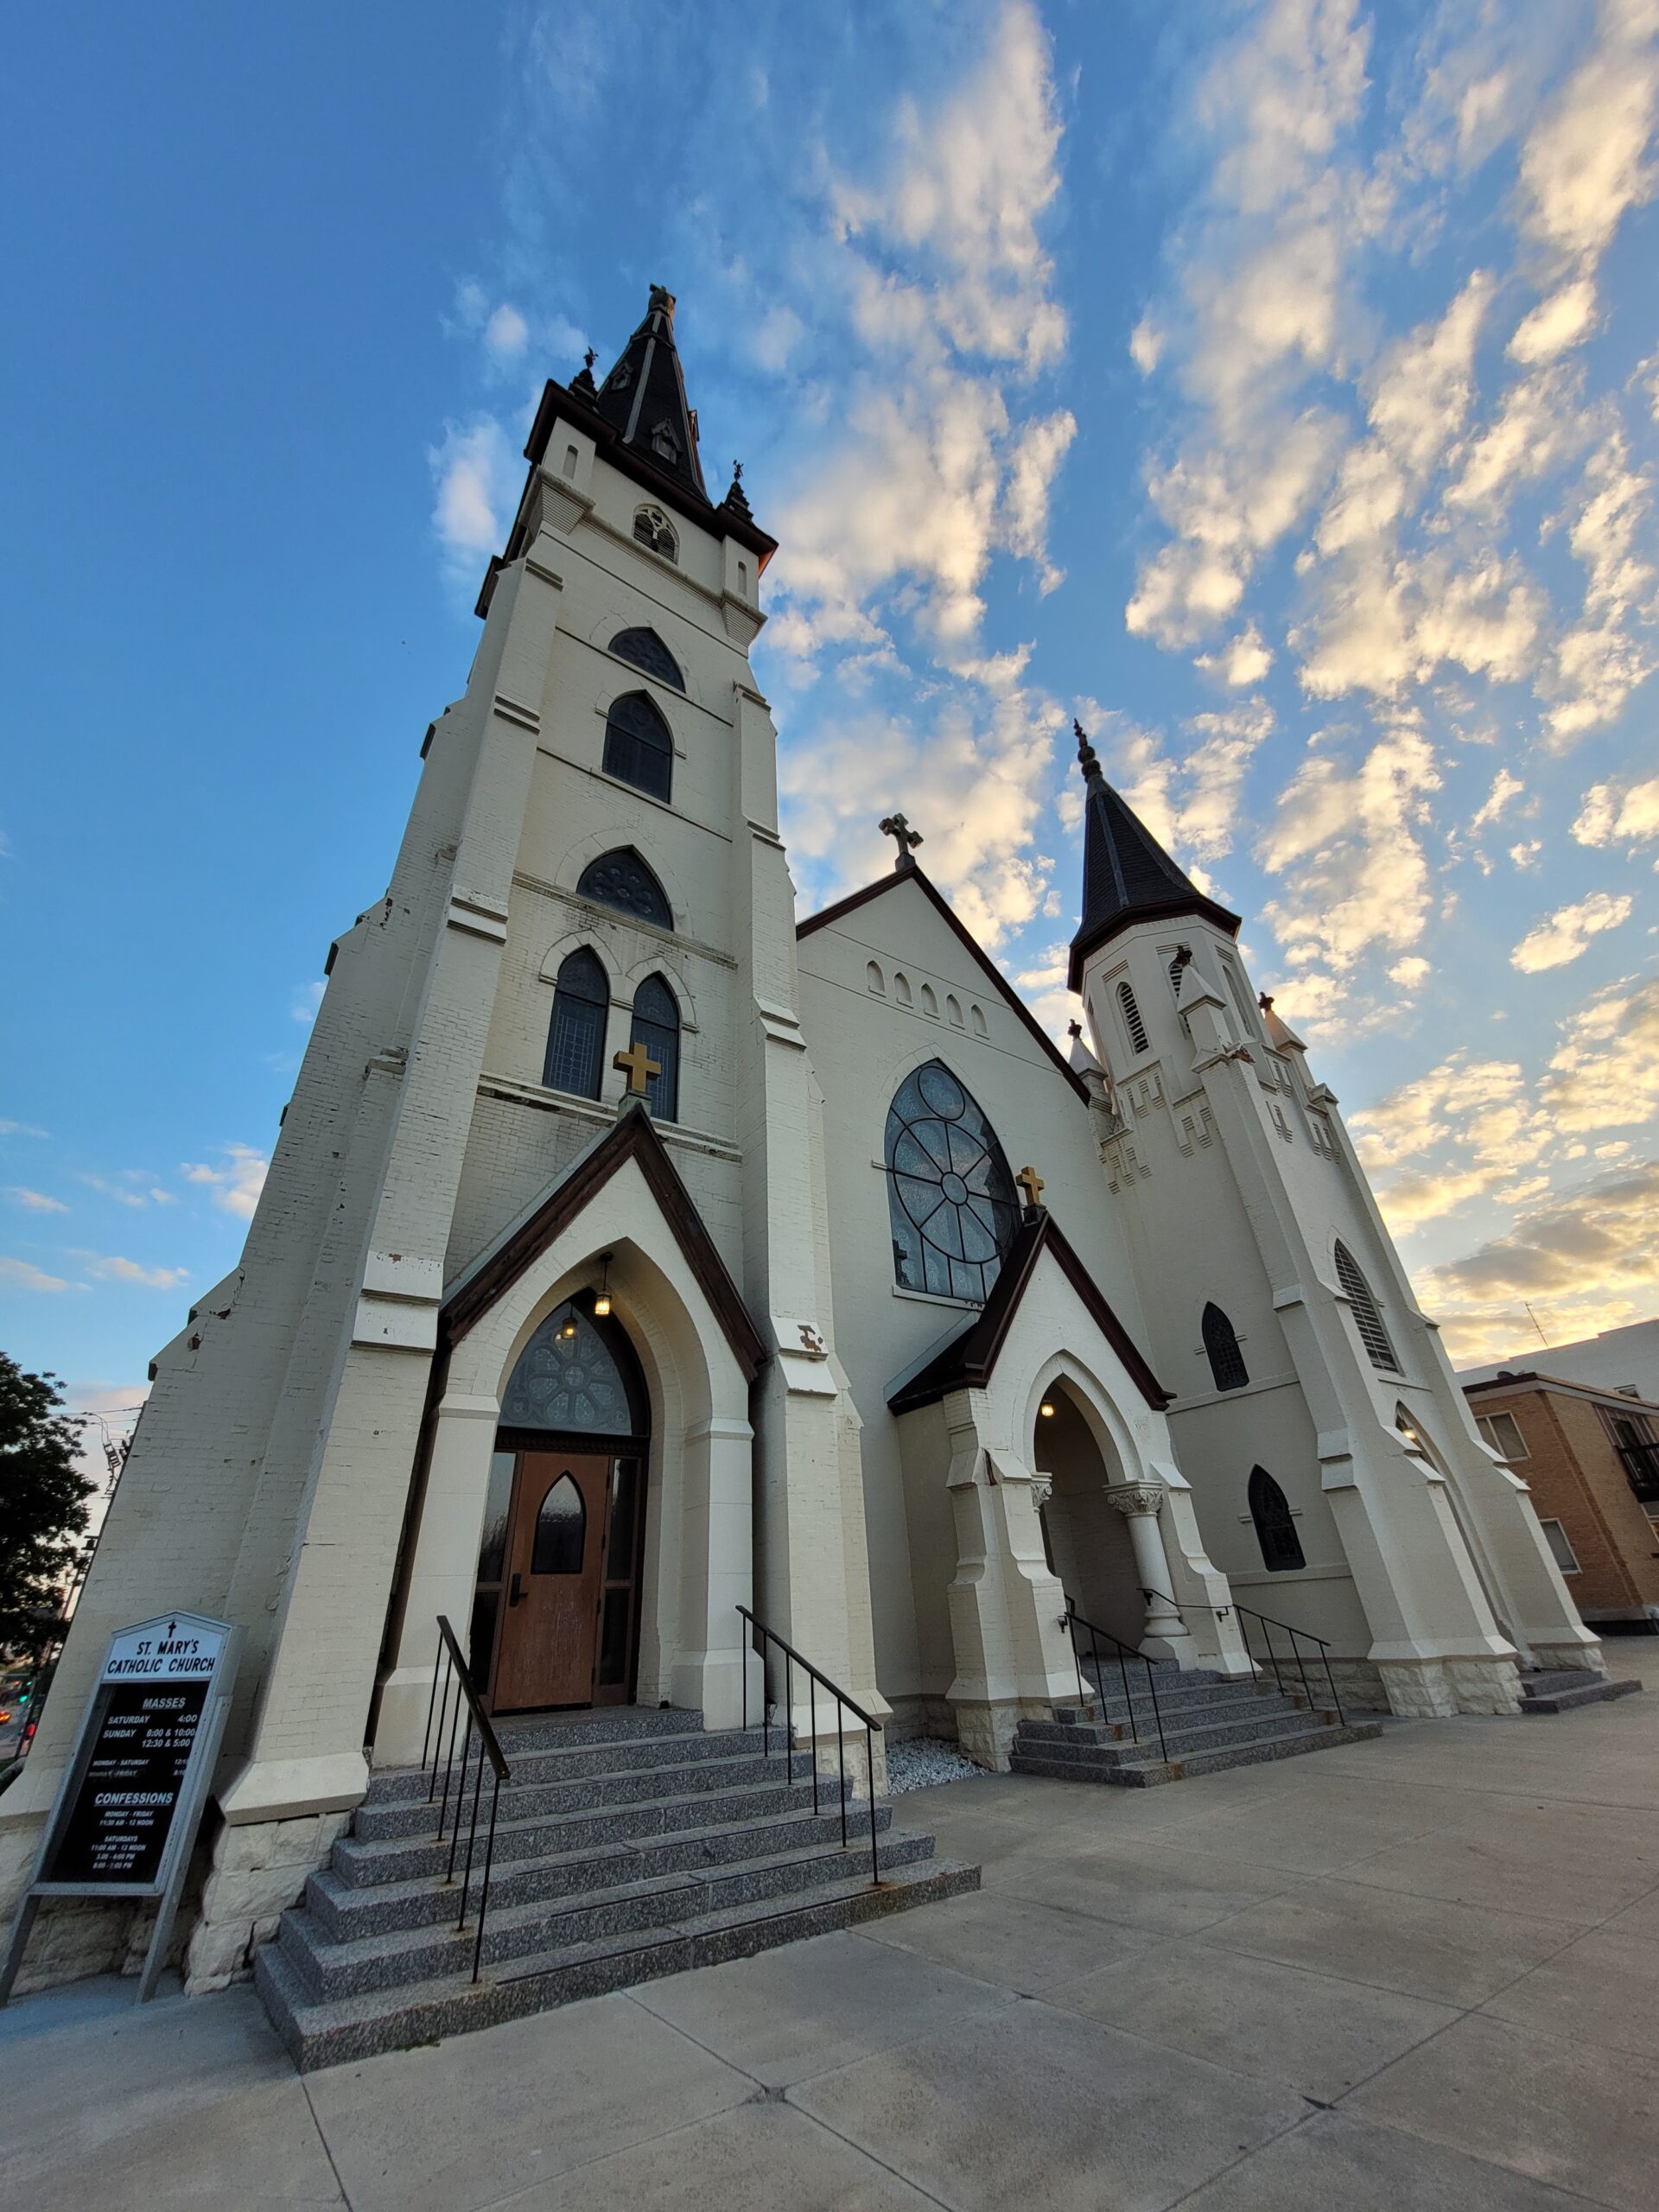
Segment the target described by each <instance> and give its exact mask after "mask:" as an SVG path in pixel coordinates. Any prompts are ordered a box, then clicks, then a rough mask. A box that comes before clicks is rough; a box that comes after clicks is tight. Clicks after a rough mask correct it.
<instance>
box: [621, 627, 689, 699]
mask: <svg viewBox="0 0 1659 2212" xmlns="http://www.w3.org/2000/svg"><path fill="white" fill-rule="evenodd" d="M611 651H612V652H613V653H614V654H615V655H616V657H617V658H618V659H619V660H631V661H632V663H633V664H634V666H635V667H636V668H643V669H644V670H645V674H646V675H647V676H654V677H656V678H657V681H658V683H671V684H672V685H673V686H674V689H675V690H677V691H683V690H684V689H685V678H684V677H683V676H682V675H681V673H680V664H679V663H678V661H677V660H676V659H675V658H674V656H673V654H672V653H671V652H670V651H669V650H668V647H667V646H666V645H664V643H663V641H662V639H660V638H659V637H658V634H657V632H655V631H654V630H619V631H618V632H617V633H616V635H615V636H614V637H613V639H611Z"/></svg>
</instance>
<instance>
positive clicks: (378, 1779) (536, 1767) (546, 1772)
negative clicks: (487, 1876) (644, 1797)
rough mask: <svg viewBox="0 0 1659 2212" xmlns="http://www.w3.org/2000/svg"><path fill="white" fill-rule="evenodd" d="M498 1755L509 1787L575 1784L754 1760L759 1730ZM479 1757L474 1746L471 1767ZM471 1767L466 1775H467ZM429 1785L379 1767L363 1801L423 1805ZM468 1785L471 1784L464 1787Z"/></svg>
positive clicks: (775, 1742) (523, 1748)
mask: <svg viewBox="0 0 1659 2212" xmlns="http://www.w3.org/2000/svg"><path fill="white" fill-rule="evenodd" d="M501 1748H502V1751H504V1752H505V1755H506V1759H507V1764H509V1766H511V1768H512V1787H513V1788H515V1789H517V1788H519V1787H522V1786H526V1785H529V1784H541V1783H553V1782H563V1781H570V1780H574V1779H575V1777H578V1776H581V1775H596V1774H606V1775H609V1774H626V1773H631V1772H639V1771H640V1770H653V1769H655V1768H658V1767H663V1766H673V1767H683V1766H695V1765H698V1764H702V1763H704V1762H713V1761H718V1760H721V1759H732V1758H743V1757H753V1758H758V1757H759V1756H760V1749H761V1736H760V1730H759V1729H758V1728H752V1729H749V1730H748V1731H747V1732H745V1731H744V1730H742V1729H741V1728H728V1729H720V1730H716V1731H715V1732H713V1733H710V1734H704V1733H703V1732H702V1731H701V1730H696V1731H693V1730H690V1729H679V1730H676V1731H674V1732H672V1733H668V1732H657V1733H656V1734H654V1735H652V1736H648V1737H639V1736H632V1735H630V1736H625V1737H620V1738H615V1739H612V1738H603V1739H600V1740H591V1741H590V1740H588V1739H587V1738H583V1739H582V1740H581V1741H580V1742H576V1743H553V1744H541V1743H520V1742H518V1740H517V1739H513V1740H512V1741H511V1742H509V1741H508V1740H506V1739H505V1738H504V1739H503V1742H502V1745H501ZM771 1748H772V1757H773V1758H779V1757H780V1756H781V1744H780V1738H779V1734H778V1732H777V1730H776V1729H774V1730H773V1731H772V1747H771ZM477 1756H478V1750H477V1745H474V1746H473V1751H472V1755H471V1758H472V1763H473V1764H475V1763H476V1760H477ZM449 1764H450V1771H451V1775H452V1777H458V1776H459V1774H460V1772H461V1743H460V1739H459V1738H457V1739H456V1743H455V1747H454V1756H453V1758H452V1759H451V1760H450V1762H449ZM470 1772H471V1765H470V1764H469V1768H468V1773H469V1776H470ZM431 1786H432V1777H431V1775H430V1773H429V1771H428V1770H426V1769H425V1768H423V1767H394V1768H391V1769H383V1770H381V1771H380V1772H379V1773H378V1774H376V1775H375V1776H374V1777H373V1778H372V1780H371V1782H370V1783H369V1791H368V1796H366V1797H365V1800H364V1802H365V1804H367V1805H373V1806H376V1807H379V1806H383V1805H402V1804H408V1803H410V1802H414V1801H415V1800H416V1799H419V1800H422V1801H424V1799H425V1797H426V1795H427V1792H428V1790H429V1789H430V1788H431ZM437 1786H438V1789H440V1790H442V1788H443V1767H442V1763H440V1765H439V1770H438V1784H437ZM468 1786H469V1787H470V1786H471V1785H470V1781H469V1783H468Z"/></svg>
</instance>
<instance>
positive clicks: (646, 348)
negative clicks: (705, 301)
mask: <svg viewBox="0 0 1659 2212" xmlns="http://www.w3.org/2000/svg"><path fill="white" fill-rule="evenodd" d="M599 412H600V415H601V416H602V417H603V419H604V420H605V421H606V422H607V423H609V424H610V425H611V427H612V429H613V430H614V431H615V432H616V433H617V437H618V442H620V444H621V445H622V446H623V447H624V448H627V449H628V450H630V451H632V452H634V453H638V454H645V456H647V457H648V458H649V459H650V460H651V461H652V462H653V463H654V464H655V466H656V467H658V468H659V469H660V470H661V471H662V473H663V474H664V476H667V477H668V478H670V479H671V480H672V481H674V482H675V483H677V484H682V485H688V486H690V488H691V489H692V490H694V491H695V492H696V493H697V494H698V496H699V498H701V499H703V500H705V501H706V500H707V499H708V497H709V494H708V493H707V491H706V490H705V489H704V486H703V481H702V463H701V462H700V461H699V460H698V459H697V418H696V414H695V413H694V411H693V410H691V409H690V407H688V406H687V405H686V404H685V378H683V376H682V375H681V373H680V357H679V354H678V353H677V351H676V349H675V345H674V295H673V294H672V292H665V291H664V289H663V288H662V286H661V285H660V284H653V285H652V288H651V304H650V306H649V307H648V308H646V309H645V321H643V322H642V323H641V324H640V326H639V328H638V330H636V331H635V332H634V334H633V335H632V338H630V339H629V340H628V342H627V344H626V346H624V347H623V349H622V358H621V359H620V360H619V361H618V363H617V365H616V366H615V367H614V368H613V370H612V371H611V373H610V374H609V376H607V378H606V379H605V381H604V383H603V384H602V385H601V386H600V388H599Z"/></svg>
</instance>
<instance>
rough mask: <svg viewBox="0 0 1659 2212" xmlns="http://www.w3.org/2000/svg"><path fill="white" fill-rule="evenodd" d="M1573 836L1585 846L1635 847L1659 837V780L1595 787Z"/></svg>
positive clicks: (1658, 777)
mask: <svg viewBox="0 0 1659 2212" xmlns="http://www.w3.org/2000/svg"><path fill="white" fill-rule="evenodd" d="M1573 836H1575V837H1576V838H1577V839H1578V841H1579V842H1580V844H1581V845H1612V844H1618V843H1630V844H1633V845H1634V844H1640V843H1641V842H1643V841H1644V840H1645V839H1647V838H1649V837H1659V776H1652V777H1649V779H1647V781H1646V782H1644V783H1639V784H1637V783H1626V782H1612V783H1605V784H1592V785H1591V786H1590V788H1589V790H1588V791H1586V793H1585V795H1584V798H1583V802H1582V804H1581V805H1580V810H1579V813H1578V817H1577V819H1576V820H1575V821H1574V823H1573Z"/></svg>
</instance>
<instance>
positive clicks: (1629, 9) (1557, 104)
mask: <svg viewBox="0 0 1659 2212" xmlns="http://www.w3.org/2000/svg"><path fill="white" fill-rule="evenodd" d="M1598 15H1599V36H1598V38H1597V41H1596V43H1595V45H1594V47H1593V48H1592V51H1591V52H1590V54H1588V55H1587V56H1586V59H1585V60H1583V61H1582V62H1581V63H1580V66H1579V67H1578V68H1577V69H1575V70H1574V71H1573V74H1572V75H1571V76H1570V77H1569V78H1568V79H1567V82H1566V84H1565V85H1564V86H1562V88H1561V90H1560V92H1559V93H1558V94H1557V95H1556V97H1555V98H1554V99H1553V100H1552V101H1551V102H1550V103H1549V104H1548V106H1547V108H1546V110H1545V111H1544V113H1543V114H1542V115H1541V117H1540V118H1539V120H1538V121H1537V123H1536V124H1535V125H1534V126H1533V129H1532V130H1531V131H1530V132H1529V136H1528V138H1527V142H1526V144H1525V146H1524V148H1523V149H1522V155H1521V189H1522V202H1523V208H1524V213H1523V216H1522V221H1523V224H1524V226H1525V228H1526V229H1527V230H1528V231H1529V232H1530V233H1531V235H1532V236H1533V237H1534V238H1536V239H1538V240H1539V241H1540V242H1541V244H1543V245H1545V246H1546V247H1548V248H1549V249H1551V250H1552V251H1554V253H1555V254H1556V255H1557V256H1558V257H1560V260H1561V261H1562V262H1563V263H1565V264H1569V265H1573V264H1576V265H1577V266H1578V267H1580V268H1583V267H1586V266H1589V267H1593V266H1594V264H1596V262H1597V261H1598V260H1599V257H1600V256H1601V255H1602V254H1603V253H1605V251H1606V249H1607V247H1608V246H1609V245H1611V242H1612V238H1613V233H1614V232H1615V231H1616V230H1617V229H1618V225H1619V222H1620V220H1621V219H1622V218H1623V217H1624V214H1625V213H1626V212H1627V211H1628V210H1629V209H1630V208H1631V207H1639V206H1641V205H1642V203H1643V201H1644V200H1648V199H1649V198H1650V197H1651V196H1652V193H1653V189H1654V181H1655V172H1654V168H1653V165H1652V163H1651V162H1649V160H1648V158H1647V153H1648V141H1649V136H1650V134H1651V132H1652V130H1653V126H1654V117H1655V111H1656V106H1659V53H1656V49H1655V45H1654V41H1655V36H1656V33H1659V14H1656V10H1655V8H1654V5H1653V0H1602V5H1601V7H1600V8H1599V11H1598Z"/></svg>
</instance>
